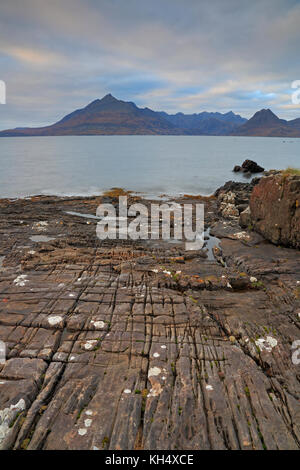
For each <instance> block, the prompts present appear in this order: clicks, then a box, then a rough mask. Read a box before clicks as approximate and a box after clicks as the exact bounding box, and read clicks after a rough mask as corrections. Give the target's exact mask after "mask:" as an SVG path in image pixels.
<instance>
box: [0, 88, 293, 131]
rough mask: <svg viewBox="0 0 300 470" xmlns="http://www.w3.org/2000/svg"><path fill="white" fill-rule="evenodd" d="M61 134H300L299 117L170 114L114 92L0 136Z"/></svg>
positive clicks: (265, 111)
mask: <svg viewBox="0 0 300 470" xmlns="http://www.w3.org/2000/svg"><path fill="white" fill-rule="evenodd" d="M58 135H237V136H272V137H275V136H279V137H300V119H294V120H293V121H285V120H283V119H279V118H278V117H277V116H276V115H275V114H274V113H273V112H272V111H271V110H270V109H263V110H261V111H258V112H257V113H255V114H254V116H253V117H252V118H251V119H249V120H247V119H245V118H243V117H241V116H240V115H238V114H234V113H233V112H232V111H230V112H228V113H225V114H222V113H217V112H216V113H208V112H202V113H199V114H183V113H177V114H168V113H165V112H157V111H152V110H151V109H149V108H139V107H137V106H136V105H135V104H134V103H132V102H126V101H121V100H118V99H116V98H115V97H113V96H112V95H111V94H108V95H106V96H104V98H102V99H101V100H100V99H97V100H95V101H93V102H92V103H90V104H89V105H88V106H86V107H85V108H83V109H78V110H76V111H74V112H72V113H71V114H68V115H67V116H65V117H64V118H63V119H61V120H60V121H58V122H56V123H55V124H52V125H50V126H46V127H38V128H27V127H22V128H16V129H9V130H5V131H2V132H0V137H27V136H58Z"/></svg>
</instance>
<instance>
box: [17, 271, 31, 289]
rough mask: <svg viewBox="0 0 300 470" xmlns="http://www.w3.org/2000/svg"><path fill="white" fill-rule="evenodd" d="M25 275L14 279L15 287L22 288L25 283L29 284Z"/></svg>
mask: <svg viewBox="0 0 300 470" xmlns="http://www.w3.org/2000/svg"><path fill="white" fill-rule="evenodd" d="M26 278H27V275H26V274H20V276H18V277H16V279H14V284H16V286H17V287H24V286H25V284H26V282H29V281H28V279H26Z"/></svg>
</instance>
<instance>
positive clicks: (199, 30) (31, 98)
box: [0, 0, 300, 129]
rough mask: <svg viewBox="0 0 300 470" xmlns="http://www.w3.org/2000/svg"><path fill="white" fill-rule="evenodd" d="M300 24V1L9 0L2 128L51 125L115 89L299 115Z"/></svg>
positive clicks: (164, 102)
mask: <svg viewBox="0 0 300 470" xmlns="http://www.w3.org/2000/svg"><path fill="white" fill-rule="evenodd" d="M299 24H300V3H299V1H297V0H253V1H252V2H248V3H246V2H240V1H238V0H227V1H226V2H224V1H223V0H211V1H210V2H199V1H198V0H189V2H188V3H187V2H184V1H183V0H163V1H161V0H152V1H151V2H146V1H144V0H127V1H126V2H124V1H123V0H52V1H51V2H49V1H46V0H10V1H9V2H2V4H1V6H0V64H1V73H0V79H2V80H4V81H5V82H6V84H7V90H8V92H7V102H8V104H7V105H6V106H5V107H4V106H0V128H2V129H3V128H7V127H10V126H11V125H15V126H22V125H30V124H31V125H44V124H48V123H51V122H53V121H55V120H57V119H58V118H60V117H62V116H63V115H65V114H66V113H68V112H70V111H72V110H74V109H75V108H78V107H82V106H85V105H86V104H87V103H88V102H89V101H92V100H93V99H95V98H98V97H101V96H103V95H104V94H106V93H108V92H112V93H113V94H114V95H116V96H117V97H118V98H121V99H125V100H130V101H135V102H136V103H137V104H138V105H140V106H148V107H151V108H153V109H157V110H162V109H164V110H167V111H170V112H177V111H184V112H200V111H203V110H204V109H206V110H208V111H221V112H226V111H228V110H230V109H232V110H233V111H235V112H239V113H241V114H243V115H245V116H246V117H249V116H251V115H252V114H253V112H255V111H256V110H257V109H258V108H260V107H269V106H272V109H273V110H274V112H277V113H279V114H280V116H281V117H285V118H294V117H299V114H300V112H299V111H300V110H299V108H298V107H297V106H296V107H295V106H291V104H292V103H291V93H289V89H290V87H291V83H292V82H293V81H294V80H297V79H300V70H299V60H298V59H297V58H298V55H299V50H298V49H299V43H300V28H299ZM297 113H298V114H297ZM8 124H9V125H8Z"/></svg>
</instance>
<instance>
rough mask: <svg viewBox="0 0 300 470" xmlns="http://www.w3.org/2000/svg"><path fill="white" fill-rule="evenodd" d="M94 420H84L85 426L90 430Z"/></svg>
mask: <svg viewBox="0 0 300 470" xmlns="http://www.w3.org/2000/svg"><path fill="white" fill-rule="evenodd" d="M92 422H93V420H92V419H85V420H84V425H85V427H86V428H89V427H90V426H91V424H92Z"/></svg>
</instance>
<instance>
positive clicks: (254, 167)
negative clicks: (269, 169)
mask: <svg viewBox="0 0 300 470" xmlns="http://www.w3.org/2000/svg"><path fill="white" fill-rule="evenodd" d="M232 171H234V173H238V172H239V171H242V172H243V173H244V175H249V176H251V174H252V173H262V172H263V171H264V168H263V167H262V166H260V165H258V164H257V163H256V162H254V161H253V160H245V161H244V162H243V164H242V166H239V165H235V167H234V168H233V170H232Z"/></svg>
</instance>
